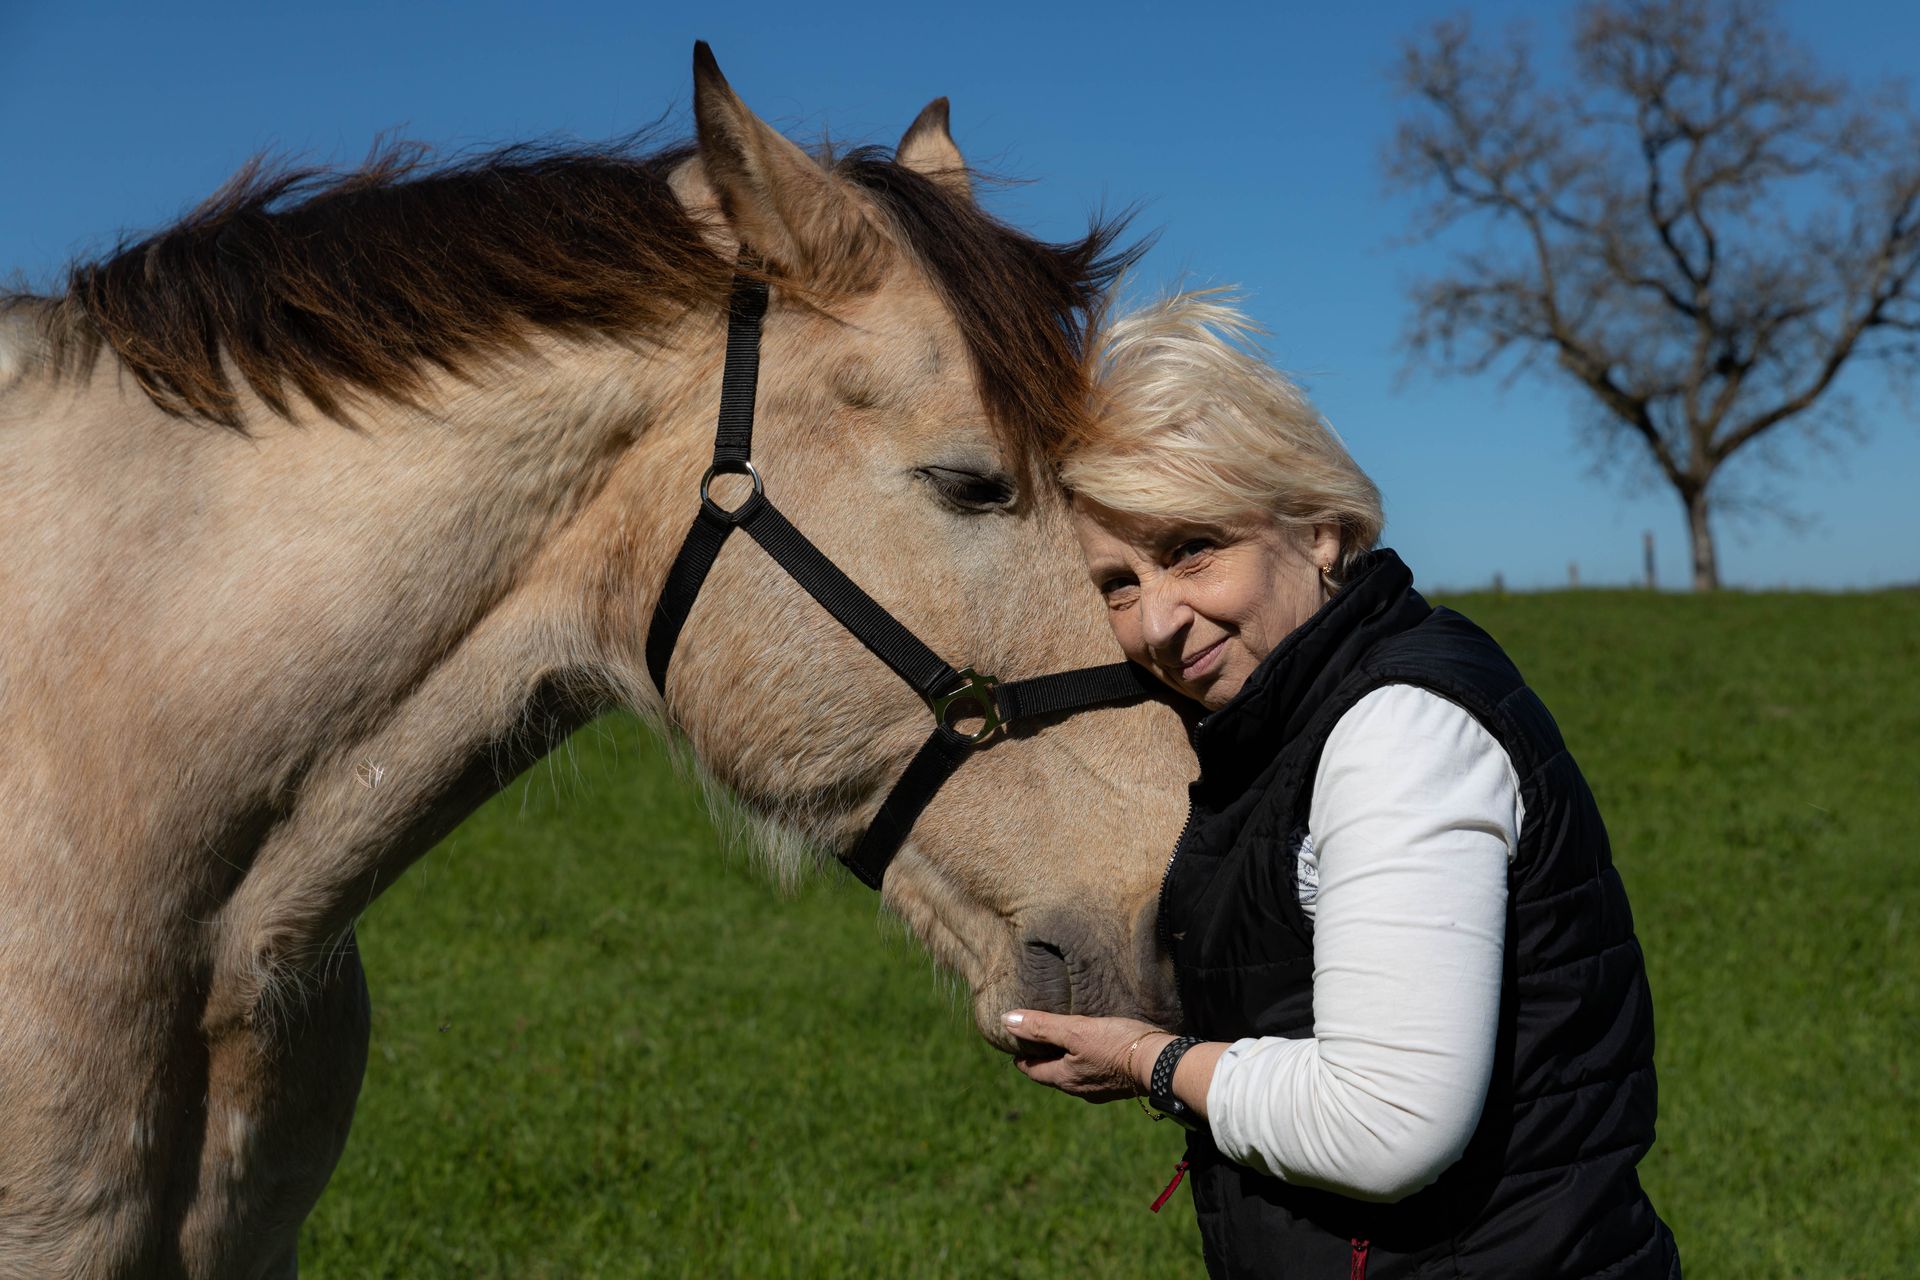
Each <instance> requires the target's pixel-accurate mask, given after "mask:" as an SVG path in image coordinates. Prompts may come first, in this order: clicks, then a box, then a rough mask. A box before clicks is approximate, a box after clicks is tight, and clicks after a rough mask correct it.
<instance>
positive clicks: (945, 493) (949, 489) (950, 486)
mask: <svg viewBox="0 0 1920 1280" xmlns="http://www.w3.org/2000/svg"><path fill="white" fill-rule="evenodd" d="M916 474H918V475H919V477H920V478H921V479H922V480H925V481H926V482H927V484H928V485H930V486H932V488H933V491H934V492H935V493H937V494H939V495H940V497H941V498H943V499H945V500H946V502H947V503H948V504H950V505H952V506H955V507H958V508H960V509H961V510H962V511H991V510H993V509H995V508H997V507H1005V506H1010V505H1012V503H1013V481H1012V480H1010V479H1008V478H1007V477H1006V476H995V475H984V474H982V473H980V472H977V471H959V470H955V469H954V468H952V467H921V468H920V469H919V470H918V472H917V473H916Z"/></svg>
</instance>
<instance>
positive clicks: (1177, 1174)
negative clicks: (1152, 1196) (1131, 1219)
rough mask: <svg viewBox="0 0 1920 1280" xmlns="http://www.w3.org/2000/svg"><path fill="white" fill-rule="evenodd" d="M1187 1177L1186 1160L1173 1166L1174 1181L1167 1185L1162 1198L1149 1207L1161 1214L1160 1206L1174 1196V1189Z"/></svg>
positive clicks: (1161, 1194)
mask: <svg viewBox="0 0 1920 1280" xmlns="http://www.w3.org/2000/svg"><path fill="white" fill-rule="evenodd" d="M1186 1176H1187V1162H1186V1161H1185V1160H1182V1161H1181V1162H1180V1163H1179V1164H1177V1165H1175V1166H1173V1181H1172V1182H1169V1183H1168V1184H1167V1189H1166V1190H1165V1191H1162V1192H1161V1193H1160V1198H1159V1199H1158V1200H1155V1201H1154V1202H1153V1203H1152V1204H1151V1205H1150V1206H1148V1207H1149V1208H1151V1209H1152V1210H1153V1212H1155V1213H1158V1212H1160V1206H1161V1205H1163V1204H1165V1203H1166V1202H1167V1197H1168V1196H1170V1195H1172V1194H1173V1189H1174V1188H1175V1187H1177V1186H1179V1185H1180V1179H1182V1178H1184V1177H1186Z"/></svg>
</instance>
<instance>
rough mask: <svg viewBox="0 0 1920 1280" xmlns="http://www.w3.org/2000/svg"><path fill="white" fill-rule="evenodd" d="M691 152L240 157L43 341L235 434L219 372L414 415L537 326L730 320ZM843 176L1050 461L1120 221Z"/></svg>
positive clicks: (279, 399)
mask: <svg viewBox="0 0 1920 1280" xmlns="http://www.w3.org/2000/svg"><path fill="white" fill-rule="evenodd" d="M692 154H693V152H692V148H691V147H690V146H688V145H685V144H682V145H678V146H673V147H668V148H666V149H664V150H659V151H654V152H650V153H644V154H643V153H639V152H638V151H637V150H636V149H635V148H633V147H631V146H627V145H619V146H610V147H600V148H576V149H565V150H562V149H555V148H548V147H535V146H519V147H511V148H508V149H506V150H503V151H498V152H494V153H491V154H488V155H485V156H482V157H479V158H477V159H472V160H468V161H464V162H460V163H455V164H450V165H441V166H434V165H432V164H431V163H429V161H428V160H427V157H426V154H425V153H424V151H423V150H421V149H420V148H416V147H399V148H390V149H388V150H386V151H385V152H383V153H380V154H377V155H376V156H375V157H374V158H373V159H371V160H370V161H369V163H368V164H367V165H366V166H365V167H364V168H362V169H360V170H358V171H355V172H352V173H347V174H344V175H341V174H336V173H328V172H322V171H315V170H301V171H294V172H270V171H268V170H266V169H265V168H263V167H262V166H260V165H259V164H257V163H256V164H254V165H250V166H249V167H248V168H247V169H245V170H243V171H242V172H241V173H240V174H239V175H238V176H236V177H235V178H234V179H233V180H232V181H231V182H229V183H228V184H227V185H226V187H224V188H223V189H222V190H221V191H219V192H218V193H216V194H215V195H214V196H213V197H212V198H211V199H209V200H208V201H207V202H206V203H205V204H203V205H201V206H200V207H199V208H198V209H196V210H194V211H193V212H192V213H191V214H189V215H188V216H187V217H186V218H184V219H183V220H182V221H180V222H179V223H178V224H176V225H175V226H172V227H170V228H168V229H166V230H164V231H161V232H159V233H157V234H155V235H152V236H150V237H147V238H146V239H143V240H139V241H136V242H133V243H129V244H124V245H122V246H121V247H120V248H119V249H117V250H116V251H115V252H114V253H112V254H111V255H109V256H108V257H106V258H104V259H102V260H100V261H98V262H91V263H84V264H81V265H78V266H76V267H75V268H74V269H73V270H72V272H71V273H70V276H69V279H68V287H67V293H66V296H65V297H64V298H62V299H60V300H59V302H58V304H57V306H56V310H55V315H54V320H53V326H52V330H51V332H52V337H53V339H54V348H55V355H56V359H57V361H58V363H59V364H60V365H62V366H65V367H69V368H73V367H85V366H87V365H89V364H91V362H92V361H93V360H94V359H96V358H97V357H98V356H99V354H100V353H101V351H102V350H103V349H110V350H111V351H112V352H113V353H114V355H115V356H117V357H118V358H119V360H120V361H121V363H122V364H123V365H124V366H125V367H126V368H127V370H128V371H129V372H130V373H131V374H132V375H133V377H134V378H135V379H136V381H137V382H138V383H139V385H140V387H141V388H142V389H143V390H144V391H145V392H146V394H147V395H148V396H149V397H151V398H152V400H153V401H154V403H155V404H157V405H159V406H160V407H161V408H163V409H165V410H167V411H168V412H170V413H175V414H180V415H192V416H199V417H203V418H206V419H210V420H212V421H214V422H218V423H221V424H223V425H225V426H228V427H232V428H234V429H236V430H239V429H241V421H240V402H239V395H238V392H237V390H236V388H235V385H234V382H233V380H232V379H231V378H230V377H229V372H228V370H229V367H231V369H232V370H234V371H235V372H237V373H238V375H239V379H240V380H241V381H244V382H245V384H246V385H247V386H248V387H249V388H251V389H252V391H253V392H254V394H256V395H257V396H259V397H260V399H261V400H262V401H263V402H264V403H265V404H266V405H268V406H269V407H270V408H271V409H273V410H274V411H275V412H278V413H283V414H284V413H286V412H287V410H288V406H289V402H290V399H291V397H292V396H294V395H298V396H300V397H304V398H305V399H307V400H308V401H310V402H311V403H312V404H314V405H315V406H316V407H318V408H319V409H320V410H321V411H322V412H325V413H329V414H335V415H338V414H340V413H341V412H342V405H341V399H342V395H343V393H355V392H357V393H365V394H371V395H375V396H381V397H387V398H393V399H407V398H409V397H411V396H413V395H415V394H416V393H418V392H419V391H420V390H421V387H422V382H423V379H424V377H425V376H426V375H427V373H428V372H429V371H430V370H431V369H433V368H442V369H459V368H461V367H462V366H463V365H464V364H466V363H468V362H470V361H471V360H473V359H474V358H476V357H483V356H486V355H489V354H493V353H496V352H499V351H501V350H505V349H508V348H511V347H513V346H514V345H516V344H518V343H520V342H523V341H524V340H525V338H526V336H527V333H528V332H529V330H548V331H553V332H559V333H572V334H588V333H604V334H618V335H631V334H639V333H646V332H649V331H651V330H653V329H655V328H656V327H657V326H659V325H661V324H662V323H664V322H666V321H668V320H670V319H672V318H674V317H676V316H678V315H680V314H682V313H683V312H684V311H685V310H686V309H687V308H689V307H695V306H700V305H716V306H717V305H719V304H720V303H721V301H722V300H723V299H724V297H725V295H726V290H727V284H728V280H729V278H730V276H731V273H732V269H733V266H732V263H731V262H728V261H726V260H725V259H723V258H722V257H721V256H720V255H718V254H715V253H714V252H713V251H712V250H710V249H709V248H708V247H707V246H706V244H705V242H704V241H703V240H702V239H701V238H700V235H699V233H698V231H697V230H696V228H695V226H694V225H693V223H692V222H691V221H690V220H689V219H688V218H687V216H686V215H685V213H684V212H683V211H682V210H681V208H680V206H679V204H678V203H677V202H676V201H675V200H674V198H673V196H672V194H671V192H670V191H669V190H668V187H667V176H668V175H669V174H670V173H671V171H672V170H673V168H674V167H675V166H676V165H678V164H680V163H681V162H682V161H684V160H685V159H687V158H688V157H689V156H691V155H692ZM834 169H835V172H836V173H838V174H839V175H840V176H842V177H843V178H844V179H846V180H847V181H848V182H850V183H851V184H853V185H854V186H856V187H858V188H859V189H861V190H862V191H864V192H866V193H867V195H868V196H869V197H870V198H871V199H872V200H873V201H874V202H875V204H876V205H877V206H878V207H879V209H880V210H881V211H882V213H883V214H884V216H886V217H887V218H888V219H890V220H891V222H892V223H893V225H894V228H895V230H896V232H897V234H898V235H899V236H900V238H901V239H902V240H903V241H904V242H905V243H906V245H907V246H908V247H909V249H910V250H911V251H912V252H913V253H915V254H916V255H917V256H918V257H919V259H920V261H921V263H922V264H923V266H924V267H925V269H926V271H927V273H928V275H929V277H930V278H931V279H932V280H933V281H934V283H935V284H936V286H937V287H938V288H939V289H940V290H941V292H942V294H943V295H944V297H945V298H946V300H947V302H948V305H949V306H950V307H951V308H952V310H953V313H954V315H955V318H956V320H957V321H958V324H959V327H960V330H961V332H962V334H963V335H964V336H965V339H966V342H967V344H968V347H969V349H970V351H971V353H972V356H973V359H974V363H975V366H976V369H977V372H978V374H979V377H980V381H981V387H982V392H983V395H984V397H985V399H986V402H987V406H988V409H989V411H990V412H991V413H992V415H993V417H994V419H995V421H996V423H997V424H998V425H1000V426H1001V427H1002V428H1003V429H1005V430H1007V431H1008V432H1009V433H1010V434H1011V435H1012V436H1013V438H1014V439H1015V440H1016V441H1018V442H1019V443H1020V444H1021V445H1022V446H1023V447H1025V446H1037V447H1039V448H1042V449H1045V448H1047V447H1048V446H1050V445H1051V444H1053V443H1054V442H1056V441H1057V440H1058V439H1059V438H1060V437H1061V433H1062V432H1063V431H1065V430H1067V429H1068V428H1070V427H1071V425H1072V423H1073V422H1074V420H1075V419H1076V418H1077V416H1078V415H1079V414H1081V413H1083V412H1084V401H1085V391H1086V384H1085V372H1084V368H1083V364H1084V355H1085V348H1086V342H1087V335H1088V332H1089V330H1090V326H1091V321H1092V316H1093V312H1094V310H1095V309H1096V308H1097V306H1098V304H1099V302H1100V300H1101V298H1102V296H1103V295H1104V294H1105V292H1106V290H1107V288H1108V286H1109V285H1110V284H1111V283H1112V281H1113V279H1114V277H1115V276H1116V275H1117V274H1118V272H1119V271H1120V270H1121V269H1122V268H1123V267H1124V266H1125V265H1126V264H1127V263H1129V262H1131V261H1132V259H1133V257H1134V256H1135V253H1136V252H1137V251H1127V250H1121V251H1116V250H1115V247H1114V246H1115V242H1116V239H1117V236H1118V233H1119V230H1120V224H1119V223H1118V222H1106V223H1100V224H1096V225H1095V226H1094V227H1093V228H1092V229H1091V230H1090V231H1089V233H1088V235H1087V237H1086V238H1085V239H1083V240H1080V241H1077V242H1074V243H1071V244H1065V245H1050V244H1044V243H1041V242H1040V241H1037V240H1034V239H1032V238H1030V237H1028V236H1025V235H1023V234H1021V233H1020V232H1017V231H1015V230H1013V229H1012V228H1010V227H1008V226H1006V225H1005V224H1003V223H1001V222H999V221H998V220H996V219H994V218H993V217H991V216H990V215H988V214H986V213H984V212H982V211H981V210H979V209H978V208H976V207H975V206H974V205H973V204H972V203H971V202H968V201H965V200H961V199H958V198H956V197H954V196H952V195H950V194H948V193H947V192H946V191H945V190H944V189H943V188H941V187H940V186H939V185H938V184H936V183H933V182H930V181H928V180H927V179H926V178H923V177H922V176H920V175H919V174H917V173H915V172H913V171H912V170H909V169H907V168H905V167H904V166H902V165H899V164H896V163H895V162H894V161H893V160H892V159H891V157H890V156H889V155H888V154H887V153H885V152H884V151H881V150H879V149H877V148H863V149H861V150H858V151H855V152H852V153H851V154H849V155H847V156H846V157H844V158H842V159H841V160H839V161H838V162H837V163H836V164H835V165H834Z"/></svg>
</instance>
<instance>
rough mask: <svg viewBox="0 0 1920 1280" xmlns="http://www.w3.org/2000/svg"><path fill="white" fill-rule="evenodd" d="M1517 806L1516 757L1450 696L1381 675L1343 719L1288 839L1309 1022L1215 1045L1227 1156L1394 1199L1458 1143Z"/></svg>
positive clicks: (1474, 1094) (1477, 1071)
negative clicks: (1310, 927)
mask: <svg viewBox="0 0 1920 1280" xmlns="http://www.w3.org/2000/svg"><path fill="white" fill-rule="evenodd" d="M1522 816H1523V815H1522V811H1521V802H1520V784H1519V779H1518V778H1517V777H1516V776H1515V773H1514V769H1513V763H1512V761H1511V760H1509V759H1508V757H1507V753H1506V752H1505V751H1504V750H1503V749H1502V748H1501V746H1500V744H1499V743H1498V742H1496V741H1495V740H1494V738H1493V736H1492V735H1491V734H1489V733H1488V732H1487V731H1486V730H1485V729H1484V728H1482V727H1481V726H1480V724H1479V722H1478V721H1476V720H1475V719H1474V718H1473V717H1472V716H1471V715H1469V714H1468V713H1467V712H1466V711H1465V710H1464V709H1463V708H1461V707H1460V706H1458V705H1457V704H1455V703H1452V702H1449V701H1447V700H1446V699H1445V698H1443V697H1441V696H1440V695H1438V694H1435V693H1431V692H1429V691H1427V690H1425V689H1420V688H1417V687H1415V686H1412V685H1388V686H1387V687H1385V688H1382V689H1377V690H1375V691H1374V692H1372V693H1370V694H1368V695H1367V696H1366V697H1364V698H1362V699H1361V700H1360V701H1359V702H1357V703H1356V704H1354V706H1353V707H1352V709H1351V710H1349V711H1348V712H1347V713H1346V714H1345V715H1343V716H1342V717H1341V718H1340V721H1339V723H1338V724H1336V725H1335V726H1334V729H1333V732H1332V734H1331V735H1330V736H1329V737H1328V739H1327V743H1326V747H1325V749H1324V750H1323V752H1322V754H1321V757H1320V766H1319V771H1318V772H1317V773H1316V774H1315V775H1314V784H1313V802H1312V804H1311V806H1310V808H1309V811H1308V817H1307V827H1308V835H1307V837H1306V839H1305V840H1304V841H1303V842H1302V844H1301V846H1300V847H1299V848H1298V849H1297V850H1295V851H1294V856H1295V857H1296V858H1297V860H1298V863H1299V870H1300V875H1299V882H1300V898H1301V905H1302V907H1304V908H1305V910H1306V911H1307V913H1308V914H1309V915H1310V916H1312V917H1313V919H1314V932H1313V1010H1314V1021H1313V1036H1312V1038H1311V1039H1286V1038H1283V1037H1278V1036H1270V1037H1263V1038H1258V1039H1246V1040H1240V1041H1236V1042H1235V1043H1234V1044H1233V1045H1232V1046H1230V1047H1229V1048H1228V1049H1227V1050H1226V1052H1225V1053H1224V1054H1223V1055H1222V1056H1221V1058H1220V1060H1219V1064H1218V1065H1217V1066H1216V1067H1215V1068H1214V1074H1213V1081H1212V1083H1211V1085H1210V1086H1209V1088H1208V1090H1207V1113H1208V1120H1209V1124H1210V1126H1211V1128H1212V1130H1213V1138H1214V1141H1215V1143H1217V1144H1218V1146H1219V1147H1220V1150H1221V1151H1222V1152H1224V1153H1225V1154H1226V1155H1227V1156H1228V1157H1229V1158H1230V1159H1233V1160H1236V1161H1238V1162H1239V1163H1241V1164H1244V1165H1247V1166H1249V1167H1251V1168H1253V1169H1257V1170H1259V1171H1261V1172H1263V1173H1267V1174H1271V1175H1274V1176H1277V1177H1280V1178H1284V1179H1286V1180H1287V1181H1288V1182H1295V1183H1300V1184H1302V1185H1306V1186H1314V1187H1321V1188H1324V1189H1327V1190H1330V1191H1335V1192H1338V1193H1340V1194H1342V1195H1347V1196H1352V1197H1355V1198H1358V1199H1362V1200H1383V1201H1391V1200H1399V1199H1401V1198H1403V1197H1405V1196H1408V1195H1411V1194H1412V1193H1413V1192H1415V1191H1418V1190H1419V1189H1420V1188H1421V1187H1424V1186H1426V1185H1427V1184H1428V1183H1430V1182H1432V1181H1433V1180H1434V1179H1435V1178H1437V1177H1439V1176H1440V1174H1441V1173H1442V1172H1443V1171H1445V1169H1446V1168H1447V1167H1448V1166H1449V1165H1451V1164H1453V1163H1454V1162H1455V1161H1456V1160H1458V1159H1459V1158H1460V1157H1461V1155H1462V1154H1463V1153H1464V1152H1465V1151H1466V1147H1467V1140H1468V1138H1470V1137H1471V1136H1472V1134H1473V1130H1474V1128H1475V1126H1476V1125H1477V1124H1478V1123H1479V1120H1480V1110H1481V1105H1482V1103H1483V1101H1484V1099H1485V1097H1486V1092H1487V1085H1488V1083H1489V1080H1490V1078H1491V1075H1492V1071H1493V1042H1494V1024H1495V1021H1496V1019H1497V1018H1498V1016H1499V1011H1500V974H1501V960H1502V952H1503V948H1504V946H1505V934H1506V905H1507V866H1508V863H1509V862H1510V861H1511V860H1512V858H1513V856H1514V852H1515V849H1516V847H1517V845H1518V842H1519V832H1520V824H1521V818H1522Z"/></svg>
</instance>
